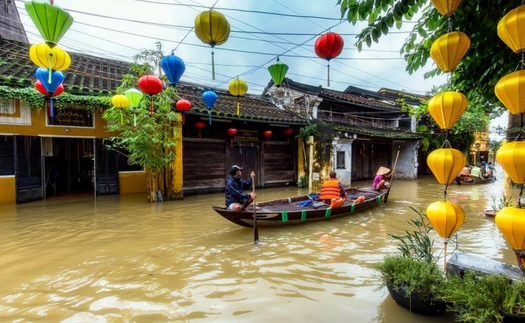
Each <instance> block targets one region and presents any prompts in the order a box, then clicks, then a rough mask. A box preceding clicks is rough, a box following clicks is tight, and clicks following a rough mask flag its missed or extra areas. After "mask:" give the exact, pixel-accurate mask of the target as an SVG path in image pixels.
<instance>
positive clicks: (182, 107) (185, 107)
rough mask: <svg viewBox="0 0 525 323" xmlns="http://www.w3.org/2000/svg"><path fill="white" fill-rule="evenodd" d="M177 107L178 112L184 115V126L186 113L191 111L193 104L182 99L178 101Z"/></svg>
mask: <svg viewBox="0 0 525 323" xmlns="http://www.w3.org/2000/svg"><path fill="white" fill-rule="evenodd" d="M175 107H176V108H177V110H179V111H180V113H181V114H182V124H184V119H185V118H184V113H185V112H186V111H190V109H191V102H190V101H188V100H184V99H180V100H179V101H177V103H176V104H175Z"/></svg>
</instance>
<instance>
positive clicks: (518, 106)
mask: <svg viewBox="0 0 525 323" xmlns="http://www.w3.org/2000/svg"><path fill="white" fill-rule="evenodd" d="M494 92H495V93H496V96H497V97H498V99H499V100H500V101H501V103H503V105H504V106H505V107H506V108H507V109H508V110H509V111H510V113H512V114H520V113H525V94H524V93H525V70H519V71H516V72H512V73H510V74H507V75H505V76H503V77H502V78H501V79H500V80H499V81H498V83H496V86H495V88H494Z"/></svg>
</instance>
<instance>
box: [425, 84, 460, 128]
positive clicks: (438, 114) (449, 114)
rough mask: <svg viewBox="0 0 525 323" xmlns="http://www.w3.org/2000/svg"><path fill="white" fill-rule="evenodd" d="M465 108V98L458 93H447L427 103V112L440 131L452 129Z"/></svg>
mask: <svg viewBox="0 0 525 323" xmlns="http://www.w3.org/2000/svg"><path fill="white" fill-rule="evenodd" d="M466 108H467V97H466V96H465V95H464V94H463V93H460V92H453V91H447V92H443V93H439V94H437V95H435V96H434V97H433V98H432V99H430V101H429V102H428V112H429V113H430V115H431V116H432V118H433V119H434V120H435V121H436V123H437V124H438V125H439V127H440V128H441V129H452V128H454V125H455V124H456V122H457V121H458V120H459V118H460V117H461V115H462V114H463V112H465V109H466Z"/></svg>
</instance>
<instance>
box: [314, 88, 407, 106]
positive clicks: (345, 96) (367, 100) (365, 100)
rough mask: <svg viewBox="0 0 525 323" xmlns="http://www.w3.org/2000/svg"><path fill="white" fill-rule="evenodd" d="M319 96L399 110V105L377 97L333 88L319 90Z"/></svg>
mask: <svg viewBox="0 0 525 323" xmlns="http://www.w3.org/2000/svg"><path fill="white" fill-rule="evenodd" d="M321 96H323V97H329V98H334V99H339V100H342V101H346V102H349V103H355V104H358V105H364V106H367V107H370V108H376V109H386V110H396V111H399V109H400V105H392V104H388V103H384V102H382V101H381V100H379V99H377V98H373V97H366V96H361V95H355V94H351V93H345V92H340V91H334V90H329V89H323V90H322V91H321Z"/></svg>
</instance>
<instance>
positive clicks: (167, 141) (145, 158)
mask: <svg viewBox="0 0 525 323" xmlns="http://www.w3.org/2000/svg"><path fill="white" fill-rule="evenodd" d="M149 55H152V56H155V57H152V58H150V59H149V61H154V62H158V60H156V58H158V57H162V56H163V55H162V48H161V46H160V45H159V44H157V50H156V51H144V52H142V53H141V54H139V55H138V56H137V57H136V59H143V58H145V57H149ZM153 70H154V69H153V67H152V66H150V65H149V64H138V63H137V62H135V63H132V64H131V66H130V73H129V74H126V75H125V76H124V77H123V80H122V85H121V86H120V87H119V88H118V89H117V93H123V92H124V91H125V90H127V89H129V88H132V87H134V86H135V85H136V84H137V80H138V79H139V78H140V77H141V76H143V75H147V74H150V73H151V72H152V71H153ZM177 99H178V95H177V91H176V89H175V88H174V87H168V88H166V89H164V90H163V91H162V92H161V93H159V94H157V95H154V96H146V95H145V96H144V97H143V98H142V101H141V103H140V105H139V106H138V107H135V108H131V107H130V108H127V109H118V108H116V107H112V108H110V109H107V110H106V111H105V112H104V118H105V119H106V120H108V130H109V131H114V132H116V133H117V135H116V136H114V137H111V138H110V139H109V140H110V141H109V142H108V147H109V148H111V149H116V150H118V151H121V152H123V151H126V152H127V153H128V155H127V156H128V158H129V162H130V163H133V164H138V165H140V166H142V167H144V168H145V169H146V170H148V171H151V172H157V171H160V170H161V169H163V168H164V167H168V166H169V165H170V164H171V163H172V161H173V160H175V158H176V156H175V153H174V150H173V149H174V148H175V147H176V145H177V140H176V137H177V135H178V134H177V133H174V131H175V128H174V127H173V126H172V125H173V124H174V123H176V122H178V118H177V114H178V112H175V111H173V109H172V103H173V102H174V101H176V100H177ZM151 106H153V115H151V114H150V109H151Z"/></svg>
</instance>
